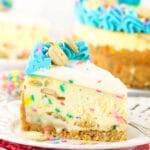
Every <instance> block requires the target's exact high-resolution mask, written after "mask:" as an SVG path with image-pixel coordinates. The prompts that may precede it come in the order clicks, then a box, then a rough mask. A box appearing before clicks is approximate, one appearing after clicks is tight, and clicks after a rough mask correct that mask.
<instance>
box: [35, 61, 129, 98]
mask: <svg viewBox="0 0 150 150" xmlns="http://www.w3.org/2000/svg"><path fill="white" fill-rule="evenodd" d="M34 75H40V76H49V77H54V78H57V79H60V80H64V81H68V80H73V82H74V83H75V84H78V85H82V86H86V87H90V88H94V89H96V90H100V91H105V92H110V93H113V94H118V95H125V96H126V92H127V89H126V86H125V85H124V84H123V83H122V82H121V81H120V80H119V79H118V78H115V77H114V76H113V75H112V74H111V73H109V72H108V71H106V70H104V69H101V68H99V67H97V66H95V65H94V64H93V63H91V62H90V61H87V62H85V63H80V62H79V61H72V62H71V63H70V64H69V66H56V67H53V68H51V69H50V70H47V69H40V70H38V71H36V72H35V73H34Z"/></svg>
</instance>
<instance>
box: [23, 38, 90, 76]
mask: <svg viewBox="0 0 150 150" xmlns="http://www.w3.org/2000/svg"><path fill="white" fill-rule="evenodd" d="M74 44H75V46H77V48H78V50H79V52H78V53H76V52H74V51H73V49H72V47H71V46H70V44H69V43H67V42H59V43H52V42H50V43H44V42H41V43H38V44H37V45H36V46H35V48H34V49H33V51H32V54H31V56H30V58H29V63H28V65H27V68H26V74H27V75H31V74H32V73H33V72H35V71H37V70H39V69H41V68H45V69H48V70H49V69H50V67H51V66H52V62H55V63H57V64H56V65H58V63H59V61H63V60H62V54H61V55H60V51H63V55H65V54H66V56H67V57H68V59H69V60H81V61H86V60H88V59H89V54H88V52H87V51H88V46H87V45H86V44H85V42H83V41H78V42H75V43H74ZM52 46H55V50H56V51H54V50H52V52H53V53H54V54H52V56H53V58H52V57H50V56H48V51H49V49H50V48H51V47H52ZM64 53H65V54H64ZM55 55H56V56H55ZM58 55H60V57H58ZM52 59H55V60H52ZM60 63H61V62H60Z"/></svg>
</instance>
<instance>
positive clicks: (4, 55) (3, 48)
mask: <svg viewBox="0 0 150 150" xmlns="http://www.w3.org/2000/svg"><path fill="white" fill-rule="evenodd" d="M49 28H50V27H49V23H48V21H45V20H40V19H38V18H32V17H31V18H30V17H27V16H23V15H18V14H14V13H8V12H7V13H0V59H11V60H18V59H27V58H28V56H29V54H30V52H31V49H32V47H33V46H34V45H35V44H36V43H37V42H38V41H40V40H45V39H47V38H48V36H49Z"/></svg>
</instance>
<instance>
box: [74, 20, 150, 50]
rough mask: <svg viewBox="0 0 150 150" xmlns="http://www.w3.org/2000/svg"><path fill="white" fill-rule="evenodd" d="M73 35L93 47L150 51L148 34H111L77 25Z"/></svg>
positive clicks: (149, 35) (149, 36)
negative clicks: (107, 46)
mask: <svg viewBox="0 0 150 150" xmlns="http://www.w3.org/2000/svg"><path fill="white" fill-rule="evenodd" d="M74 34H75V36H76V37H77V38H79V39H82V40H85V41H86V42H89V43H91V44H93V45H94V46H106V45H109V46H112V47H113V48H115V50H116V51H119V50H122V49H127V50H129V51H134V50H137V51H141V52H142V51H144V50H149V49H150V34H144V33H134V34H133V33H125V32H112V31H107V30H104V29H99V28H94V27H90V26H87V25H82V24H79V23H77V24H76V25H75V29H74Z"/></svg>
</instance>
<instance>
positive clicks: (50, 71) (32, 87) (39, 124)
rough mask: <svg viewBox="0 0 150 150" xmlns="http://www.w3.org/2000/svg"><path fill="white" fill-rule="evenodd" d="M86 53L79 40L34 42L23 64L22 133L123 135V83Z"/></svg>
mask: <svg viewBox="0 0 150 150" xmlns="http://www.w3.org/2000/svg"><path fill="white" fill-rule="evenodd" d="M89 58H90V57H89V54H88V46H87V45H86V43H85V42H83V41H76V42H73V41H71V40H69V39H67V40H66V41H63V42H57V43H52V42H49V43H44V42H41V43H39V44H37V45H36V46H35V48H34V49H33V51H32V54H31V56H30V58H29V62H28V65H27V68H26V79H25V82H24V88H23V91H22V103H21V111H20V112H21V127H22V131H23V133H24V135H25V136H26V137H27V138H30V139H32V140H47V139H48V138H49V137H50V136H54V137H60V138H67V139H79V140H95V141H111V142H115V141H122V140H126V139H127V134H126V128H127V124H128V122H127V114H126V101H127V98H126V87H125V86H124V84H123V83H122V82H121V81H120V80H119V79H117V78H115V77H113V76H112V75H111V74H110V73H109V72H107V71H105V70H103V69H101V68H98V67H97V66H95V65H94V64H93V63H92V62H91V61H90V59H89Z"/></svg>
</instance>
